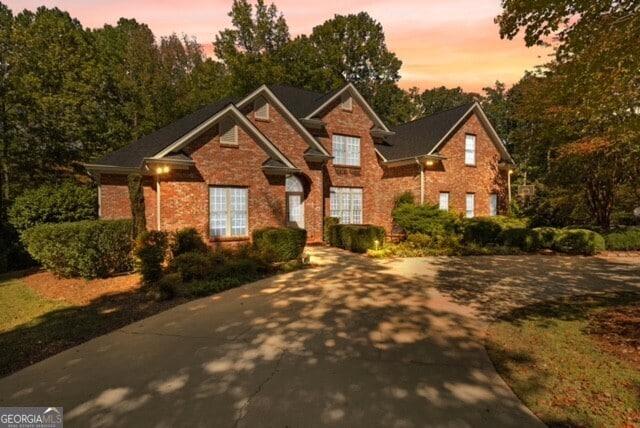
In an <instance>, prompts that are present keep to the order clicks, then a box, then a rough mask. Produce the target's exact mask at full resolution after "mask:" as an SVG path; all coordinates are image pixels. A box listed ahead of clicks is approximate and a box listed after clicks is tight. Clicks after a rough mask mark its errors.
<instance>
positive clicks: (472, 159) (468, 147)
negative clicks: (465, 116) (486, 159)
mask: <svg viewBox="0 0 640 428" xmlns="http://www.w3.org/2000/svg"><path fill="white" fill-rule="evenodd" d="M464 164H465V165H475V164H476V136H475V135H471V134H467V135H466V137H465V139H464Z"/></svg>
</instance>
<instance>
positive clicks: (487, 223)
mask: <svg viewBox="0 0 640 428" xmlns="http://www.w3.org/2000/svg"><path fill="white" fill-rule="evenodd" d="M528 223H529V222H528V220H526V219H519V218H513V217H505V216H495V217H474V218H468V219H465V220H464V221H463V227H464V232H463V240H464V242H465V243H467V244H477V245H481V246H486V245H502V244H503V242H502V241H501V240H500V233H501V232H502V231H503V230H508V229H525V228H527V227H528Z"/></svg>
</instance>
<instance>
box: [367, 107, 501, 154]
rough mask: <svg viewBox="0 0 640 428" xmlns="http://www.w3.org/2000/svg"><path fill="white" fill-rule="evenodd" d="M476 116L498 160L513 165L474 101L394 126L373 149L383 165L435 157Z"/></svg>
mask: <svg viewBox="0 0 640 428" xmlns="http://www.w3.org/2000/svg"><path fill="white" fill-rule="evenodd" d="M474 113H475V114H476V115H477V116H478V118H479V119H480V122H481V123H482V125H483V126H484V128H485V130H486V131H487V134H488V135H489V137H490V138H491V140H492V142H493V144H494V145H495V146H496V148H497V149H498V151H499V152H500V154H501V156H502V158H503V159H504V160H506V161H508V162H511V163H513V160H512V159H511V156H510V155H509V153H508V152H507V149H506V148H505V146H504V144H503V143H502V141H501V140H500V137H499V136H498V134H497V133H496V131H495V129H494V128H493V126H491V123H490V122H489V119H488V118H487V116H486V115H485V113H484V111H483V110H482V108H481V107H480V105H479V104H478V103H477V102H472V103H468V104H464V105H461V106H459V107H455V108H452V109H449V110H445V111H442V112H439V113H436V114H433V115H431V116H427V117H424V118H421V119H417V120H414V121H413V122H409V123H405V124H403V125H398V126H396V127H394V128H393V129H392V130H393V131H394V132H395V135H392V136H389V137H387V138H386V139H385V141H384V142H383V143H378V144H376V150H377V151H378V153H379V154H380V155H381V157H382V158H383V160H385V161H387V162H393V161H399V160H406V159H410V158H415V157H421V156H430V155H431V156H433V155H437V152H438V150H439V149H440V148H441V147H442V145H444V144H445V143H446V142H447V141H448V140H449V139H450V138H451V136H452V135H453V134H454V133H455V132H456V131H457V129H458V128H459V127H460V125H461V124H463V123H464V122H465V121H466V120H467V119H468V118H469V117H470V116H471V115H472V114H474Z"/></svg>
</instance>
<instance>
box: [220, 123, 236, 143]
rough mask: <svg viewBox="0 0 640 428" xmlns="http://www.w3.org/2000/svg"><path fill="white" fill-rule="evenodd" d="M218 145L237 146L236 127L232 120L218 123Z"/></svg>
mask: <svg viewBox="0 0 640 428" xmlns="http://www.w3.org/2000/svg"><path fill="white" fill-rule="evenodd" d="M220 143H222V144H238V126H237V125H236V124H235V122H234V121H233V120H230V119H223V120H222V121H220Z"/></svg>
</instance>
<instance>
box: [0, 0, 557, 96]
mask: <svg viewBox="0 0 640 428" xmlns="http://www.w3.org/2000/svg"><path fill="white" fill-rule="evenodd" d="M0 1H1V2H3V3H4V4H6V5H7V6H9V8H10V9H12V11H13V13H14V14H17V13H19V12H20V11H22V10H23V9H29V10H35V9H36V8H37V7H38V6H42V5H44V6H47V7H58V8H60V9H62V10H66V11H67V12H69V13H70V14H71V16H73V17H75V18H77V19H79V20H80V22H82V24H83V25H84V26H85V27H90V28H95V27H101V26H102V25H104V24H105V23H108V24H115V23H116V22H117V21H118V19H119V18H120V17H126V18H135V19H136V20H137V21H138V22H142V23H145V24H147V25H149V27H150V28H151V30H152V31H153V32H154V34H155V35H156V36H157V37H158V36H166V35H169V34H171V33H174V32H175V33H177V34H183V33H184V34H188V35H190V36H195V37H196V38H197V40H198V42H200V43H201V44H202V45H203V47H204V48H205V50H206V52H208V53H211V52H212V47H211V42H212V41H213V39H214V37H215V34H217V33H218V31H220V30H222V29H224V28H228V27H231V19H230V18H229V17H228V16H227V13H228V12H229V10H230V9H231V4H232V1H231V0H189V1H178V0H0ZM266 3H270V2H269V0H267V1H266ZM275 3H276V6H277V8H278V10H279V11H280V12H282V13H283V14H284V17H285V19H286V20H287V23H288V24H289V30H290V32H291V35H292V36H296V35H298V34H309V33H311V30H312V28H313V27H314V26H316V25H320V24H322V23H323V22H324V21H326V20H327V19H330V18H332V17H333V16H334V15H335V14H341V15H345V14H349V13H358V12H360V11H366V12H368V13H369V15H371V16H372V17H373V18H374V19H375V20H377V21H378V22H380V23H381V24H382V26H383V27H384V31H385V35H386V39H387V46H388V48H389V49H390V50H391V51H393V52H395V53H396V55H397V56H398V58H400V59H401V60H402V62H403V66H402V69H401V71H400V72H401V75H402V79H401V80H400V86H401V87H403V88H409V87H412V86H418V87H419V88H421V89H428V88H432V87H435V86H442V85H444V86H447V87H455V86H461V87H462V88H463V89H464V90H466V91H476V92H480V91H481V89H482V88H483V87H484V86H490V85H492V84H493V83H494V82H495V81H496V80H500V81H502V82H505V83H506V84H507V85H508V86H510V85H512V84H514V83H516V82H517V81H518V80H519V79H520V77H522V75H523V73H524V71H525V70H531V69H533V67H534V66H535V65H539V64H542V63H544V62H547V60H548V55H549V53H550V51H549V50H546V49H543V48H526V47H525V46H524V43H523V41H522V40H521V39H518V40H514V41H509V40H500V36H499V34H498V26H497V25H496V24H494V23H493V18H494V17H495V16H496V15H498V14H499V13H500V11H501V8H500V1H499V0H449V1H443V0H394V1H389V0H384V1H383V0H320V1H314V2H305V1H300V0H277V1H276V2H275Z"/></svg>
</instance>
